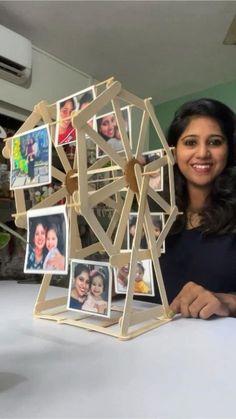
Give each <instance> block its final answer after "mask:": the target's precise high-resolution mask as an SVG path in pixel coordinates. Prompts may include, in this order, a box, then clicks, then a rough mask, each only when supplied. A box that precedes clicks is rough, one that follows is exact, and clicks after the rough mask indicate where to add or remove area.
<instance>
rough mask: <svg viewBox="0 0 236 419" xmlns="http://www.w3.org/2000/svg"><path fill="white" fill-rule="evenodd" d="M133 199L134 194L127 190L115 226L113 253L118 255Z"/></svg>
mask: <svg viewBox="0 0 236 419" xmlns="http://www.w3.org/2000/svg"><path fill="white" fill-rule="evenodd" d="M133 198H134V193H133V191H132V190H131V189H129V190H128V192H127V194H126V197H125V202H124V203H123V208H122V211H121V214H120V219H119V222H118V226H117V231H116V235H115V240H114V253H118V252H119V251H120V249H121V246H122V243H123V239H124V235H125V231H126V228H127V220H128V218H129V213H130V210H131V206H132V203H133ZM121 257H122V255H121Z"/></svg>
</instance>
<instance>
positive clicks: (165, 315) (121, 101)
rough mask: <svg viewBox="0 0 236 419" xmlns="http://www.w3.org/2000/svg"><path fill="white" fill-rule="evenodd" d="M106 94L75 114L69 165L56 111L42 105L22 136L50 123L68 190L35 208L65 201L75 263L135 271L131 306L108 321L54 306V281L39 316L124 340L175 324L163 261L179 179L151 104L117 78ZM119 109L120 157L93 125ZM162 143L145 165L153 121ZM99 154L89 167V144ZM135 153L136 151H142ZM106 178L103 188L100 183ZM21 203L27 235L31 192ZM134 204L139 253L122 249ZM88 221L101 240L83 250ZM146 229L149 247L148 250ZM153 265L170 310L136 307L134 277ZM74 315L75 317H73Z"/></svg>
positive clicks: (60, 301) (20, 194)
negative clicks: (157, 220)
mask: <svg viewBox="0 0 236 419" xmlns="http://www.w3.org/2000/svg"><path fill="white" fill-rule="evenodd" d="M95 87H96V91H97V92H98V94H97V95H96V97H95V98H94V100H92V101H91V102H90V103H89V104H88V105H87V106H86V108H84V109H81V110H78V111H74V112H72V115H71V118H72V125H73V127H74V128H75V130H76V141H75V155H74V159H73V161H71V160H69V159H68V157H67V155H66V153H65V150H64V148H63V147H57V146H56V144H55V130H56V124H57V123H58V121H57V120H56V119H57V118H56V104H52V105H50V104H48V103H47V102H40V103H39V104H38V105H36V106H35V108H34V110H33V112H32V114H31V115H30V116H29V118H28V119H27V120H26V121H25V123H24V124H23V125H22V127H21V128H20V130H19V131H18V132H17V134H19V133H21V132H24V131H26V130H30V129H32V128H34V127H35V126H36V125H38V124H39V123H44V124H48V126H49V129H50V134H51V138H52V145H53V146H54V147H55V152H56V153H57V155H58V158H59V160H60V162H61V166H62V169H58V168H56V167H54V166H52V168H51V171H52V177H53V178H55V179H56V180H57V182H59V183H60V187H59V189H58V190H57V191H56V192H54V193H52V194H51V195H50V196H48V197H47V198H46V199H44V200H43V201H42V202H40V203H38V204H36V205H34V206H33V207H32V209H40V208H45V209H46V208H49V207H52V206H54V205H56V204H57V203H58V201H60V200H61V199H64V200H65V205H66V208H67V211H68V219H69V225H70V229H69V231H70V233H69V258H70V259H80V260H81V259H85V258H88V257H90V256H91V255H93V254H95V253H99V252H101V253H104V252H105V253H106V255H107V258H108V260H109V263H110V265H111V266H112V267H114V268H118V267H122V266H124V265H125V264H129V281H128V287H127V292H126V296H125V301H124V304H123V305H117V304H112V309H111V313H112V314H111V316H110V318H108V319H97V320H96V319H95V318H94V317H92V319H90V316H88V315H85V314H84V315H83V314H81V315H79V316H78V314H77V313H76V315H74V313H71V312H69V311H68V310H67V309H66V308H65V304H66V300H67V297H59V298H54V299H46V295H47V291H48V288H49V285H50V281H51V277H52V275H51V274H45V275H44V277H43V281H42V284H41V288H40V291H39V295H38V297H37V301H36V305H35V311H34V314H35V316H37V317H40V318H45V319H52V320H56V321H58V322H60V323H63V324H70V325H74V326H78V327H82V328H86V329H90V330H95V331H98V332H102V333H105V334H108V335H112V336H116V337H118V338H120V339H129V338H131V337H134V336H137V335H139V334H141V333H144V332H146V331H148V330H151V329H153V328H155V327H158V326H160V325H162V324H164V323H166V322H168V321H170V319H171V314H170V310H169V306H168V301H167V297H166V292H165V287H164V283H163V279H162V274H161V269H160V264H159V256H160V253H161V249H162V246H163V243H164V241H165V238H166V236H167V234H168V232H169V230H170V228H171V226H172V224H173V222H174V220H175V218H176V216H177V214H178V210H177V207H176V205H175V193H174V180H173V165H174V157H173V153H172V151H171V150H170V148H169V147H168V144H167V142H166V139H165V137H164V135H163V132H162V130H161V127H160V125H159V122H158V120H157V118H156V115H155V112H154V110H153V107H152V105H151V100H150V99H144V100H143V99H140V98H138V97H137V96H135V95H133V94H131V93H130V92H128V91H127V90H125V89H123V88H122V85H121V83H120V82H118V81H115V80H114V79H113V78H111V79H109V80H108V81H105V82H103V83H100V84H99V85H96V86H95ZM109 106H110V107H111V108H112V112H113V113H114V115H115V118H116V121H117V125H118V128H119V134H120V141H121V144H122V150H121V151H120V152H117V151H116V150H114V148H112V146H111V145H110V144H109V142H108V141H106V140H105V139H104V137H102V135H101V134H100V133H99V132H98V130H97V129H95V128H94V126H91V123H89V121H91V120H92V118H93V117H94V116H95V115H96V116H98V115H102V113H104V109H105V110H106V109H107V107H109ZM124 106H129V107H131V108H132V109H137V110H138V112H140V114H141V123H140V127H139V133H138V136H137V137H138V138H137V139H136V141H134V138H133V141H132V147H131V139H130V133H128V131H127V126H126V122H125V120H124V117H123V111H122V110H123V108H124ZM150 121H151V123H152V124H153V127H154V129H155V131H156V133H157V136H158V138H159V140H160V142H161V144H162V150H163V152H162V155H161V157H160V158H158V159H156V160H153V161H151V162H150V163H148V164H146V165H143V154H144V147H145V139H146V137H147V131H148V126H149V122H150ZM91 142H92V143H93V144H94V147H96V149H97V158H96V159H94V161H93V163H92V164H90V165H89V164H88V143H90V144H91ZM134 149H135V150H134ZM11 153H12V144H11V139H7V140H6V146H5V148H4V156H5V157H6V158H10V156H11ZM164 166H166V167H167V168H168V175H167V176H168V182H169V191H170V199H169V202H167V201H166V200H165V199H164V198H163V197H162V196H161V194H160V193H158V192H157V191H155V190H154V189H153V188H152V187H150V176H151V175H152V174H153V173H156V172H157V171H158V170H160V169H161V168H163V167H164ZM98 177H100V181H99V182H96V180H95V181H94V178H95V179H97V178H98ZM14 195H15V202H16V214H15V223H16V225H17V226H19V227H21V228H26V226H27V210H26V201H25V193H24V190H21V189H16V190H15V191H14ZM149 198H150V199H151V200H153V201H154V202H155V203H156V204H157V205H158V206H159V208H161V212H163V214H165V223H164V225H163V228H162V231H161V233H160V235H159V236H158V238H156V236H155V234H154V231H153V224H152V218H151V211H150V208H149V204H148V200H149ZM134 201H135V202H136V205H137V223H136V230H135V235H134V239H133V243H132V248H131V249H126V250H125V249H124V248H122V245H123V242H124V238H125V235H126V229H127V220H128V218H129V214H130V212H131V211H132V206H133V204H134ZM99 207H100V208H101V207H102V208H105V210H106V211H107V212H108V213H109V217H108V218H109V222H108V226H106V227H104V226H103V225H102V224H101V222H100V219H99V218H98V217H97V209H98V208H99ZM78 215H82V216H83V217H84V219H85V220H86V222H87V224H88V225H89V227H90V228H91V230H92V231H93V234H94V236H95V237H96V241H95V243H93V244H91V245H89V246H85V247H83V246H82V244H81V239H80V233H79V226H78V221H77V216H78ZM143 229H144V231H145V235H146V239H147V243H148V246H147V248H146V249H141V248H140V243H141V237H142V232H143ZM142 260H150V261H151V262H152V266H153V270H154V272H155V276H156V281H157V286H158V290H159V293H160V297H161V301H162V305H161V306H159V305H153V304H152V305H151V307H150V308H149V307H148V308H147V307H145V308H144V309H142V308H140V307H139V308H136V306H135V305H134V301H133V295H134V278H135V269H136V266H137V263H138V262H139V261H142ZM73 315H74V316H73Z"/></svg>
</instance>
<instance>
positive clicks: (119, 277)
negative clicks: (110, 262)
mask: <svg viewBox="0 0 236 419" xmlns="http://www.w3.org/2000/svg"><path fill="white" fill-rule="evenodd" d="M114 277H115V291H116V293H117V294H126V292H127V287H128V281H129V265H125V266H122V267H121V268H118V269H114ZM143 294H145V295H147V296H153V295H154V284H153V274H152V264H151V261H150V260H143V261H142V262H141V261H140V262H138V263H137V266H136V271H135V281H134V295H143Z"/></svg>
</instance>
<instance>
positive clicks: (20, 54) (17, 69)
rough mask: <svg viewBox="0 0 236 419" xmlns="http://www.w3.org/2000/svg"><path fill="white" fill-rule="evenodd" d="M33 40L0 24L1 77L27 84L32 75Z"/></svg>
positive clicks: (16, 82)
mask: <svg viewBox="0 0 236 419" xmlns="http://www.w3.org/2000/svg"><path fill="white" fill-rule="evenodd" d="M31 69H32V45H31V42H30V41H29V40H28V39H26V38H24V37H23V36H21V35H19V34H18V33H15V32H13V31H11V30H10V29H7V28H5V27H4V26H2V25H0V78H2V79H4V80H7V81H9V82H12V83H15V84H19V85H22V86H24V85H26V84H27V82H28V81H29V79H30V76H31Z"/></svg>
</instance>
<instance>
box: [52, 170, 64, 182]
mask: <svg viewBox="0 0 236 419" xmlns="http://www.w3.org/2000/svg"><path fill="white" fill-rule="evenodd" d="M52 177H54V178H55V179H57V180H60V181H61V182H62V183H63V182H64V181H65V178H66V174H65V173H63V172H62V171H61V170H58V169H57V168H56V167H54V166H52Z"/></svg>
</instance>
